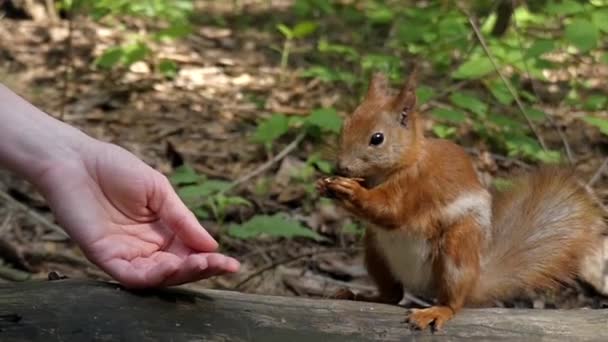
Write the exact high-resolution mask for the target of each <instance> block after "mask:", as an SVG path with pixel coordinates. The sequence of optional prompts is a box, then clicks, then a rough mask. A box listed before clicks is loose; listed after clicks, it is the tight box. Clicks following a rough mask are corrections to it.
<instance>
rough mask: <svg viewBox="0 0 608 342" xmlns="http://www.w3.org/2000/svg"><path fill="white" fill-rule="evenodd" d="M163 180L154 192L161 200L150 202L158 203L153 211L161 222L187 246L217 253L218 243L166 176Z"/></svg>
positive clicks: (156, 199) (155, 199)
mask: <svg viewBox="0 0 608 342" xmlns="http://www.w3.org/2000/svg"><path fill="white" fill-rule="evenodd" d="M162 179H163V181H162V182H158V184H159V187H160V189H158V190H159V191H154V195H155V196H158V197H160V198H153V199H152V200H151V201H150V202H151V204H152V203H158V207H157V208H151V209H152V210H154V211H155V212H157V214H158V215H159V218H160V220H161V221H162V222H163V223H164V224H166V225H167V226H168V227H169V229H171V230H172V231H173V232H175V234H176V235H177V236H178V237H179V238H180V239H181V240H182V241H183V242H184V244H185V245H186V246H188V247H190V248H192V249H194V250H196V251H200V252H214V251H216V250H217V248H218V243H217V241H215V239H214V238H213V237H212V236H211V235H210V234H209V233H208V232H207V231H206V230H205V228H203V226H201V224H200V223H199V221H198V219H197V218H196V216H194V214H193V213H192V211H190V209H188V207H186V205H185V204H184V202H182V200H181V199H180V198H179V196H178V195H177V193H175V191H174V190H173V187H172V186H171V183H169V180H168V179H167V178H166V177H164V176H162Z"/></svg>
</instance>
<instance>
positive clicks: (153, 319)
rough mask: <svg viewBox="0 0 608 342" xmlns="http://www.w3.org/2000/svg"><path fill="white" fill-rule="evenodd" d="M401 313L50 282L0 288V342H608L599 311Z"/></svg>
mask: <svg viewBox="0 0 608 342" xmlns="http://www.w3.org/2000/svg"><path fill="white" fill-rule="evenodd" d="M404 317H405V309H403V308H400V307H397V306H390V305H382V304H372V303H360V302H350V301H334V300H314V299H304V298H293V297H275V296H261V295H252V294H244V293H238V292H229V291H218V290H205V291H201V292H193V291H190V290H186V289H183V288H173V289H165V290H149V291H127V290H124V289H123V288H121V287H120V286H118V285H116V284H111V283H103V282H93V281H80V280H55V281H31V282H25V283H11V284H0V341H5V342H11V341H24V340H26V341H95V340H103V341H264V342H266V341H287V342H296V341H313V342H325V341H378V340H382V341H407V340H429V339H433V340H434V339H441V340H442V341H490V340H495V339H496V340H519V341H521V340H525V341H535V340H541V339H542V340H543V341H544V340H551V341H553V340H565V341H608V310H582V309H581V310H519V309H518V310H516V309H469V310H464V311H463V312H462V313H461V314H459V315H457V316H456V318H455V319H454V320H452V321H450V322H448V324H447V326H446V327H445V328H444V330H443V331H441V332H438V333H435V334H434V335H432V334H431V333H430V332H428V331H425V332H419V331H410V330H409V328H408V327H407V326H406V325H405V324H404V323H403V319H404Z"/></svg>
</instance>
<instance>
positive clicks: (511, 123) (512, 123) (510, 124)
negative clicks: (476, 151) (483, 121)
mask: <svg viewBox="0 0 608 342" xmlns="http://www.w3.org/2000/svg"><path fill="white" fill-rule="evenodd" d="M487 118H488V122H491V123H493V124H494V125H495V126H496V127H497V128H498V129H499V130H501V131H516V132H518V131H521V130H522V129H524V125H523V124H522V123H521V122H519V121H517V120H513V119H512V118H510V117H508V116H505V115H502V114H494V113H490V114H488V117H487Z"/></svg>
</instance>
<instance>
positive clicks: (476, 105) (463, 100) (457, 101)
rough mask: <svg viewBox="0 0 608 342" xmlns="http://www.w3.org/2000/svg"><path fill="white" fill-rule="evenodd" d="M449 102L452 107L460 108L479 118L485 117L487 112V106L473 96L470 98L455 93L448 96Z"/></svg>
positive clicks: (466, 95) (469, 96) (460, 93)
mask: <svg viewBox="0 0 608 342" xmlns="http://www.w3.org/2000/svg"><path fill="white" fill-rule="evenodd" d="M450 101H451V102H452V103H453V104H454V105H456V106H458V107H460V108H464V109H468V110H470V111H471V112H473V113H475V114H477V115H480V116H483V115H485V114H486V112H487V111H488V105H487V104H485V103H484V102H483V101H481V100H479V99H478V98H477V97H475V96H471V95H468V94H465V93H462V92H455V93H453V94H452V95H450Z"/></svg>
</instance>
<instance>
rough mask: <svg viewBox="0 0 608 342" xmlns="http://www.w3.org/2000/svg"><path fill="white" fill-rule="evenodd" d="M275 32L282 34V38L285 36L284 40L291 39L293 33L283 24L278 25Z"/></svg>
mask: <svg viewBox="0 0 608 342" xmlns="http://www.w3.org/2000/svg"><path fill="white" fill-rule="evenodd" d="M277 30H279V31H280V32H281V33H282V34H283V36H285V38H287V39H293V31H292V30H291V29H290V28H289V27H287V26H285V25H283V24H278V25H277Z"/></svg>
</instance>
